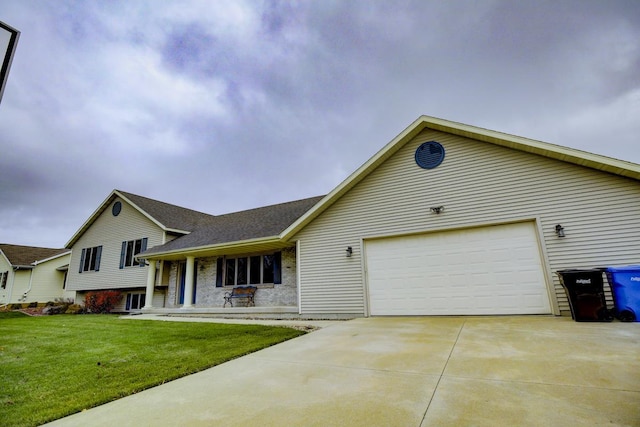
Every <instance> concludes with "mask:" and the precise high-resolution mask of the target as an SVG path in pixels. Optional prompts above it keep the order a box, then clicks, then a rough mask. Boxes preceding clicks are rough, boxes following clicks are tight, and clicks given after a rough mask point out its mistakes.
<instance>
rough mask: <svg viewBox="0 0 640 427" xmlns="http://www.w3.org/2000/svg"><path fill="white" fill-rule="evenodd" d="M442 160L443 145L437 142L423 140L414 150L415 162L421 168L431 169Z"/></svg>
mask: <svg viewBox="0 0 640 427" xmlns="http://www.w3.org/2000/svg"><path fill="white" fill-rule="evenodd" d="M443 160H444V147H443V146H442V145H440V143H439V142H436V141H429V142H425V143H424V144H422V145H420V147H418V149H417V150H416V163H417V164H418V166H420V167H421V168H423V169H433V168H435V167H436V166H438V165H439V164H440V163H442V161H443Z"/></svg>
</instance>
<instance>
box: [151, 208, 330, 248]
mask: <svg viewBox="0 0 640 427" xmlns="http://www.w3.org/2000/svg"><path fill="white" fill-rule="evenodd" d="M322 197H323V196H318V197H311V198H308V199H302V200H296V201H293V202H287V203H280V204H276V205H271V206H265V207H260V208H256V209H249V210H246V211H241V212H234V213H229V214H225V215H217V216H215V217H214V218H213V219H212V220H211V221H209V222H208V223H207V224H205V225H203V226H201V227H199V228H197V229H196V230H194V231H193V232H192V233H190V234H187V235H186V236H181V237H178V238H177V239H175V240H172V241H170V242H168V243H165V244H164V245H160V246H155V247H153V248H151V249H149V250H147V251H146V252H144V253H143V254H142V255H141V256H142V257H146V256H151V255H160V254H163V255H166V254H171V253H181V254H184V253H185V252H188V251H191V252H203V251H209V252H211V251H214V250H215V249H216V247H224V248H228V246H229V244H235V245H247V244H262V245H263V248H266V247H277V246H280V247H281V246H282V242H281V239H280V238H279V235H280V233H281V232H282V231H283V230H285V229H286V228H287V227H288V226H289V225H291V224H292V223H293V222H294V221H295V220H296V219H298V218H299V217H300V216H301V215H302V214H304V213H305V212H306V211H308V210H309V209H310V208H311V207H312V206H313V205H315V204H316V203H317V202H318V201H320V200H321V199H322ZM265 244H266V246H265Z"/></svg>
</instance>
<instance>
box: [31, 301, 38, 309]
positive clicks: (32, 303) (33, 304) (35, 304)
mask: <svg viewBox="0 0 640 427" xmlns="http://www.w3.org/2000/svg"><path fill="white" fill-rule="evenodd" d="M29 308H38V302H37V301H33V302H30V303H29Z"/></svg>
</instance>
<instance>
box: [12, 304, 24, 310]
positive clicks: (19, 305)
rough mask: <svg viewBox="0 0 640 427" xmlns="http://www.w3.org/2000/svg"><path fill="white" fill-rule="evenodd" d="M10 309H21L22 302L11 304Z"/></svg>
mask: <svg viewBox="0 0 640 427" xmlns="http://www.w3.org/2000/svg"><path fill="white" fill-rule="evenodd" d="M11 310H22V304H20V303H14V304H11Z"/></svg>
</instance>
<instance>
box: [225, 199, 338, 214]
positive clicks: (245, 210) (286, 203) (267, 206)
mask: <svg viewBox="0 0 640 427" xmlns="http://www.w3.org/2000/svg"><path fill="white" fill-rule="evenodd" d="M324 196H325V195H324V194H323V195H319V196H313V197H305V198H303V199H298V200H290V201H288V202H282V203H273V204H271V205H266V206H258V207H255V208H250V209H243V210H241V211H234V212H227V213H224V214H219V215H215V217H216V218H220V217H225V216H229V215H237V214H241V213H245V212H246V213H249V212H255V211H259V210H264V209H271V208H274V207H277V206H285V205H288V204H292V203H300V202H304V201H308V200H312V199H318V200H320V199H322V198H323V197H324Z"/></svg>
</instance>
